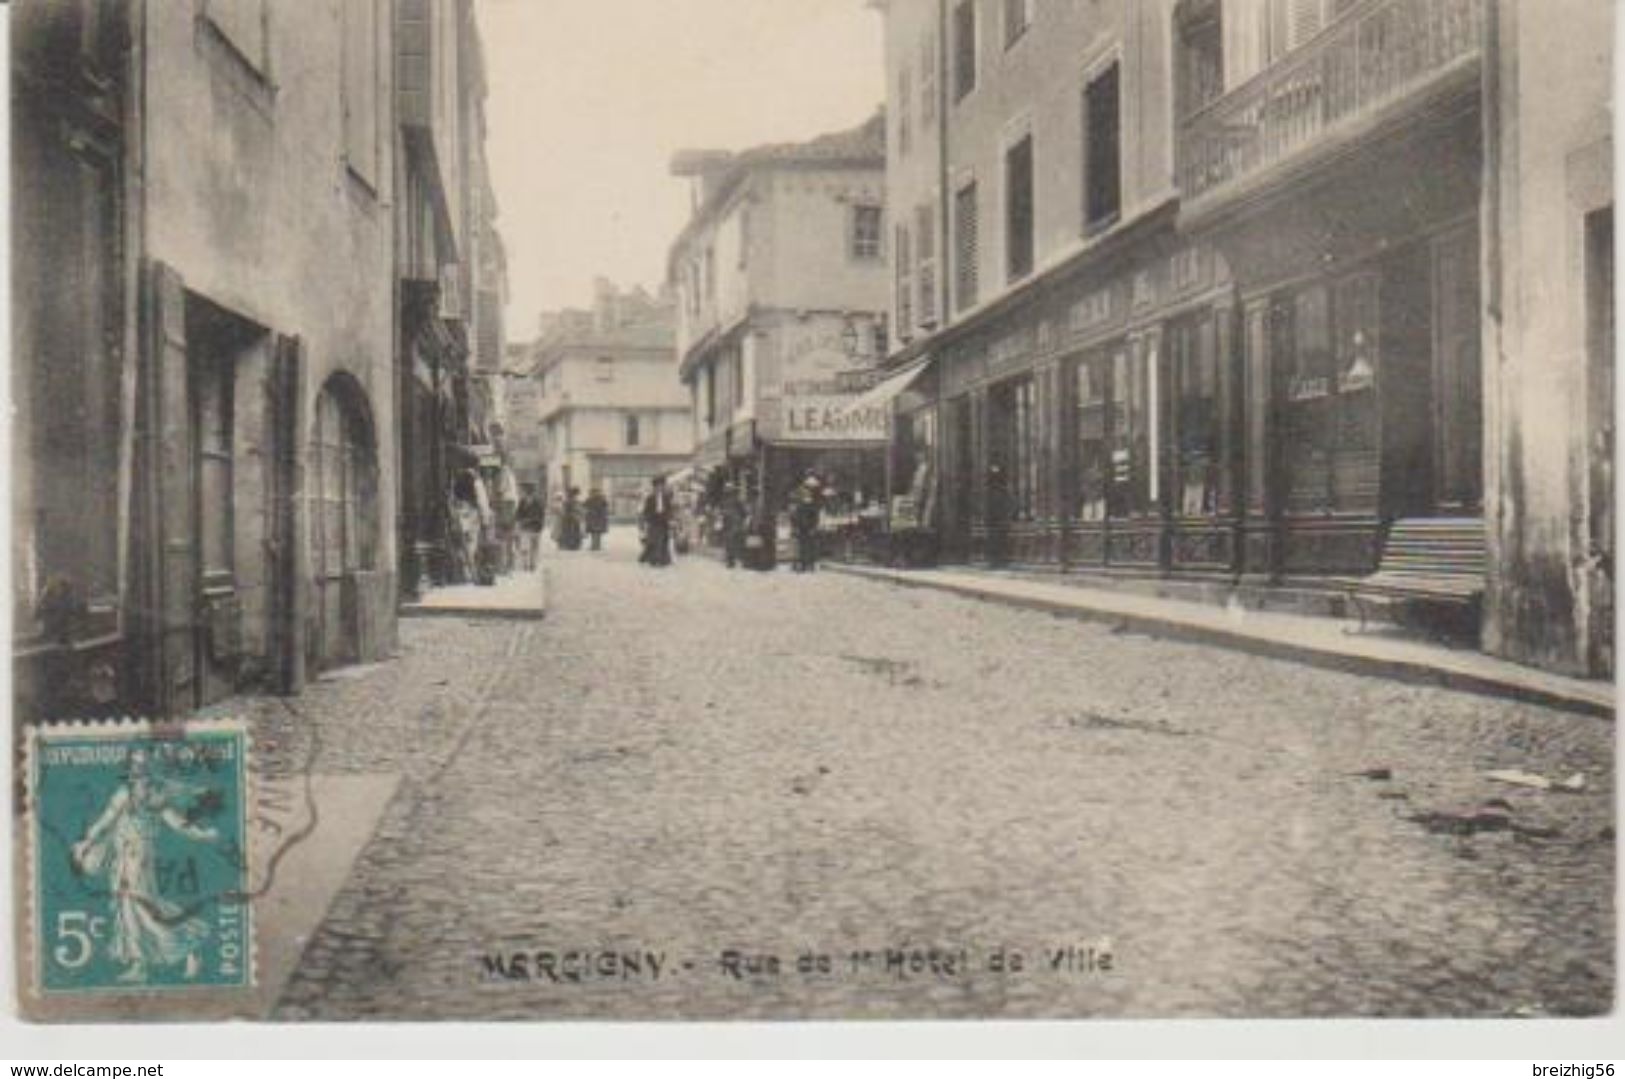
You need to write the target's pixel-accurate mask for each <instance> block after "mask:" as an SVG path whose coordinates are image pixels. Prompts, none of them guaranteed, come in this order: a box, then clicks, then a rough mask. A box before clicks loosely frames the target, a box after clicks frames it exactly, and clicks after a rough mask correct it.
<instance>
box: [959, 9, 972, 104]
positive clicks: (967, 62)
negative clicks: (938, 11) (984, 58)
mask: <svg viewBox="0 0 1625 1079" xmlns="http://www.w3.org/2000/svg"><path fill="white" fill-rule="evenodd" d="M974 89H976V4H975V0H959V3H958V4H957V5H955V7H954V100H955V101H959V100H961V99H963V98H964V97H965V95H966V94H968V93H970V92H971V91H972V90H974Z"/></svg>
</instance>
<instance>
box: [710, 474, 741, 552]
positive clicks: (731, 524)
mask: <svg viewBox="0 0 1625 1079" xmlns="http://www.w3.org/2000/svg"><path fill="white" fill-rule="evenodd" d="M717 515H718V517H719V518H720V521H721V525H722V550H723V555H724V558H725V560H726V562H727V566H728V568H729V569H733V568H734V567H735V566H737V565H739V564H740V563H742V562H744V561H745V516H746V514H745V500H744V499H742V498H740V497H739V488H738V487H735V486H734V485H733V484H731V483H729V484H725V485H724V486H723V488H722V499H721V502H720V504H719V505H718V506H717Z"/></svg>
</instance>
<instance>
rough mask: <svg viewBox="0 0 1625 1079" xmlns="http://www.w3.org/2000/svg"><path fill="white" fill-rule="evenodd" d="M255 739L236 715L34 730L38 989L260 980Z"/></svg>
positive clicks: (53, 991) (31, 828)
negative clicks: (253, 886)
mask: <svg viewBox="0 0 1625 1079" xmlns="http://www.w3.org/2000/svg"><path fill="white" fill-rule="evenodd" d="M248 745H249V743H248V737H247V730H246V726H245V725H244V724H243V723H241V722H238V721H233V720H211V721H207V722H201V723H192V724H188V725H186V726H184V727H182V726H176V727H168V726H166V727H161V728H160V727H157V726H155V725H153V724H149V723H146V722H138V721H124V722H102V723H91V724H67V725H62V726H42V727H36V728H34V729H33V730H32V731H31V732H30V735H29V739H28V749H29V753H28V802H27V812H26V825H27V828H28V837H29V842H30V852H31V857H30V859H29V871H30V880H29V896H30V898H31V901H32V902H31V912H30V913H31V921H30V924H29V943H30V946H31V947H32V949H33V975H34V988H35V990H36V991H37V992H40V993H42V994H48V995H60V994H75V993H97V992H119V991H124V992H136V991H150V990H180V989H190V988H203V989H217V990H218V989H230V988H249V987H252V986H253V985H254V977H255V971H254V960H255V948H254V932H253V929H254V927H253V911H252V906H251V904H250V903H249V901H248V874H249V857H248V853H249V852H248V844H249V829H248V816H247V815H248V812H249V805H250V802H251V797H250V792H249V790H248V782H249V769H248V761H247V757H248Z"/></svg>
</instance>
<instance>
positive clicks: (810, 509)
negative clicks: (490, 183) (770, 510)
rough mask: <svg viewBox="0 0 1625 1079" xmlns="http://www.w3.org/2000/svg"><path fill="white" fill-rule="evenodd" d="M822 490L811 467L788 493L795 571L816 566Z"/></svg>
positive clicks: (815, 567) (804, 571) (808, 571)
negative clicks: (794, 541)
mask: <svg viewBox="0 0 1625 1079" xmlns="http://www.w3.org/2000/svg"><path fill="white" fill-rule="evenodd" d="M823 502H824V492H823V488H822V485H821V484H819V482H818V477H817V476H816V475H814V474H813V471H812V470H811V469H808V470H807V476H806V478H805V479H803V480H802V481H801V483H800V484H799V485H797V487H796V489H795V491H794V492H792V493H791V495H790V528H791V531H793V532H794V533H795V539H796V565H795V569H796V572H797V573H811V572H812V571H814V570H816V569H817V568H818V515H819V513H820V511H821V510H822V509H823Z"/></svg>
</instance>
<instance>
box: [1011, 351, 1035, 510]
mask: <svg viewBox="0 0 1625 1079" xmlns="http://www.w3.org/2000/svg"><path fill="white" fill-rule="evenodd" d="M1015 413H1016V415H1015V446H1014V453H1013V454H1012V457H1011V462H1010V463H1011V471H1012V473H1013V474H1012V475H1011V477H1010V480H1011V486H1010V494H1011V496H1012V497H1011V502H1010V511H1011V513H1013V514H1014V515H1015V517H1016V519H1017V520H1021V521H1030V520H1032V518H1033V516H1034V514H1035V513H1036V512H1037V509H1038V458H1039V446H1038V384H1037V383H1036V382H1035V381H1034V380H1033V379H1031V378H1024V379H1022V380H1021V381H1020V382H1018V383H1016V388H1015Z"/></svg>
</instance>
